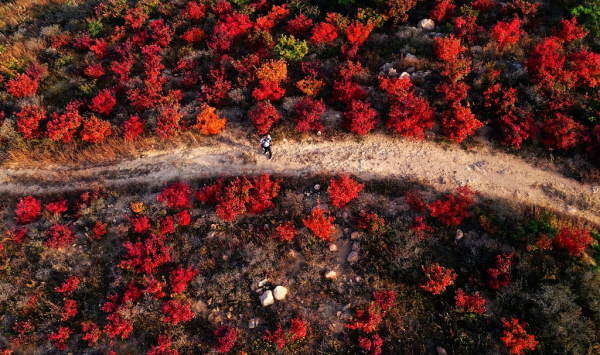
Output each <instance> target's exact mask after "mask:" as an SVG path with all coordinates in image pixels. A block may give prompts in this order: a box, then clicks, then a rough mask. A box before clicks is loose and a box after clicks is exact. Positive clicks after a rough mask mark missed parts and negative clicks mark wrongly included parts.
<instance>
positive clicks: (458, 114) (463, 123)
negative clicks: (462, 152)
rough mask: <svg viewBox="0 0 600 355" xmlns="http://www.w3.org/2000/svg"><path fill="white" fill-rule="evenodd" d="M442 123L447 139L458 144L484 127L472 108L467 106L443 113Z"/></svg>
mask: <svg viewBox="0 0 600 355" xmlns="http://www.w3.org/2000/svg"><path fill="white" fill-rule="evenodd" d="M441 121H442V126H443V129H444V134H445V135H446V137H448V138H449V139H452V140H453V141H455V142H456V143H460V142H462V141H463V140H464V139H465V138H467V137H468V136H470V135H472V134H473V133H475V131H476V130H477V129H479V128H480V127H482V126H483V123H481V121H479V120H478V119H476V118H475V115H474V114H473V112H471V108H469V107H466V106H457V107H453V108H451V109H449V110H446V111H444V112H442V114H441Z"/></svg>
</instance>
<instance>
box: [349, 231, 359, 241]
mask: <svg viewBox="0 0 600 355" xmlns="http://www.w3.org/2000/svg"><path fill="white" fill-rule="evenodd" d="M350 239H351V240H357V239H360V233H359V232H352V234H350Z"/></svg>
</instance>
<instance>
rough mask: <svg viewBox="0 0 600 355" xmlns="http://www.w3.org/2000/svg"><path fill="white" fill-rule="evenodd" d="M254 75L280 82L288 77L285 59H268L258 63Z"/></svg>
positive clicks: (265, 79)
mask: <svg viewBox="0 0 600 355" xmlns="http://www.w3.org/2000/svg"><path fill="white" fill-rule="evenodd" d="M256 77H257V78H258V79H259V80H264V81H271V82H275V83H280V82H282V81H285V80H286V79H287V77H288V66H287V63H286V62H285V60H283V59H278V60H273V59H271V60H268V61H266V62H264V63H262V64H261V65H260V67H259V68H258V69H257V70H256Z"/></svg>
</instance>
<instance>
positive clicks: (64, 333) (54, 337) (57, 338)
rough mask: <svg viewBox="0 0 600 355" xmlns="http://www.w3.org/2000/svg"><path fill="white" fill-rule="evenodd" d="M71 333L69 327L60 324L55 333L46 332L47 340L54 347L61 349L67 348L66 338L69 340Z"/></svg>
mask: <svg viewBox="0 0 600 355" xmlns="http://www.w3.org/2000/svg"><path fill="white" fill-rule="evenodd" d="M71 333H73V331H72V330H71V329H70V328H68V327H63V326H60V327H58V330H57V331H56V332H55V333H50V334H48V340H50V341H51V342H52V344H54V346H55V347H56V349H58V350H61V351H63V350H66V349H67V340H69V337H70V336H71Z"/></svg>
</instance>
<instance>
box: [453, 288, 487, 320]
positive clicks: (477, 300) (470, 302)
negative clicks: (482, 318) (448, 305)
mask: <svg viewBox="0 0 600 355" xmlns="http://www.w3.org/2000/svg"><path fill="white" fill-rule="evenodd" d="M454 300H455V301H456V307H458V308H460V309H461V310H462V311H463V312H468V313H475V314H478V315H482V314H484V313H485V310H486V307H485V303H486V300H485V298H483V297H481V295H480V294H479V292H475V293H474V294H472V295H469V294H467V293H465V292H464V291H463V290H462V289H460V288H459V289H458V290H457V291H456V296H454Z"/></svg>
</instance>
